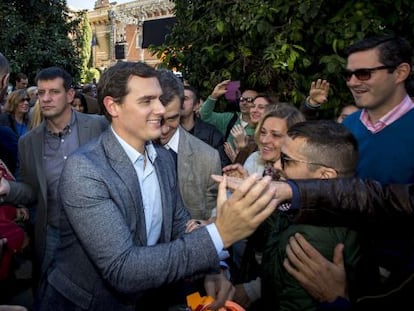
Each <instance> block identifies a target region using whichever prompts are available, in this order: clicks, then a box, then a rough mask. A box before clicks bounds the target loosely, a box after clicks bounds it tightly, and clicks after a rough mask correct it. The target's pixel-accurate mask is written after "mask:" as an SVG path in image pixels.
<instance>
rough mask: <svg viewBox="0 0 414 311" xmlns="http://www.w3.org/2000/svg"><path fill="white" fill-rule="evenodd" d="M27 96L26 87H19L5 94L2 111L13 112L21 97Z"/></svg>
mask: <svg viewBox="0 0 414 311" xmlns="http://www.w3.org/2000/svg"><path fill="white" fill-rule="evenodd" d="M25 98H29V95H28V94H27V92H26V89H20V90H16V91H13V92H11V93H10V94H9V95H8V96H7V101H6V104H5V105H4V111H5V112H8V113H10V114H14V112H15V111H16V109H17V105H19V103H21V102H22V100H23V99H25Z"/></svg>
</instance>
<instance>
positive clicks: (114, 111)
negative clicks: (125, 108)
mask: <svg viewBox="0 0 414 311" xmlns="http://www.w3.org/2000/svg"><path fill="white" fill-rule="evenodd" d="M103 104H104V106H105V108H106V111H107V112H108V114H109V115H110V116H111V117H112V118H116V117H117V116H118V110H119V104H118V103H116V102H115V101H114V98H113V97H112V96H105V97H104V99H103Z"/></svg>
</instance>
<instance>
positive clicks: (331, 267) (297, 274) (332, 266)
mask: <svg viewBox="0 0 414 311" xmlns="http://www.w3.org/2000/svg"><path fill="white" fill-rule="evenodd" d="M343 249H344V245H343V244H338V245H336V247H335V250H334V255H333V262H331V261H329V260H328V259H326V258H325V257H323V256H322V255H321V254H320V253H319V252H318V251H317V250H316V249H315V248H314V247H313V246H312V245H311V244H309V242H307V241H306V239H305V238H304V237H303V236H302V235H301V234H299V233H296V234H295V235H294V236H292V237H290V240H289V244H288V245H287V247H286V255H287V258H286V259H285V260H284V262H283V266H284V267H285V269H286V270H287V272H288V273H289V274H290V275H292V276H293V277H294V278H295V279H296V280H298V281H299V283H300V284H301V285H302V286H303V288H305V289H306V290H307V291H308V293H309V294H310V295H311V296H312V297H314V298H315V299H317V300H318V301H320V302H333V301H334V300H335V299H336V298H338V297H345V298H346V297H347V289H346V288H347V283H346V274H345V267H344V258H343V254H342V252H343Z"/></svg>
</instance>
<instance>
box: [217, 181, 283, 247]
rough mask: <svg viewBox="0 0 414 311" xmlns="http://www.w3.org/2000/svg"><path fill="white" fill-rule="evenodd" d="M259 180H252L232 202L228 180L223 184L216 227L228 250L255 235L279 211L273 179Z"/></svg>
mask: <svg viewBox="0 0 414 311" xmlns="http://www.w3.org/2000/svg"><path fill="white" fill-rule="evenodd" d="M257 178H258V175H257V174H252V175H251V176H249V177H248V178H247V179H245V180H244V181H243V182H242V183H241V185H240V186H239V187H238V188H237V189H236V190H235V191H234V192H233V193H232V194H231V196H230V197H229V198H227V189H226V188H227V181H226V176H224V177H223V179H222V181H221V182H220V184H219V191H218V196H217V218H216V221H215V223H216V226H217V230H218V231H219V233H220V236H221V238H222V240H223V243H224V248H228V247H229V246H230V245H232V244H233V243H235V242H237V241H239V240H241V239H244V238H245V237H247V236H249V235H250V234H252V233H253V232H254V231H255V230H256V228H257V227H258V226H259V225H260V224H261V223H262V222H263V221H264V220H265V219H266V218H267V217H269V216H270V215H271V214H272V213H273V212H274V210H275V209H276V200H275V199H273V196H274V194H275V187H273V186H271V185H270V182H271V178H270V177H267V176H266V177H264V178H262V179H260V180H259V181H257Z"/></svg>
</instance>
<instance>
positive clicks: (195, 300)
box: [187, 292, 245, 311]
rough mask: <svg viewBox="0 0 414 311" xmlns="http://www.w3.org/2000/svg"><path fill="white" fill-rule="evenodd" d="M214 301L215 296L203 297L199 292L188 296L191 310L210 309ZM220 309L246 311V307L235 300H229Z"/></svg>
mask: <svg viewBox="0 0 414 311" xmlns="http://www.w3.org/2000/svg"><path fill="white" fill-rule="evenodd" d="M213 301H214V299H213V297H211V296H203V297H201V296H200V293H198V292H196V293H192V294H191V295H188V296H187V305H188V307H190V308H191V311H209V310H210V309H209V306H210V305H211V303H212V302H213ZM219 311H245V309H244V308H243V307H242V306H240V305H239V304H237V303H235V302H234V301H230V300H227V301H226V302H225V303H224V307H222V308H220V309H219Z"/></svg>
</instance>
